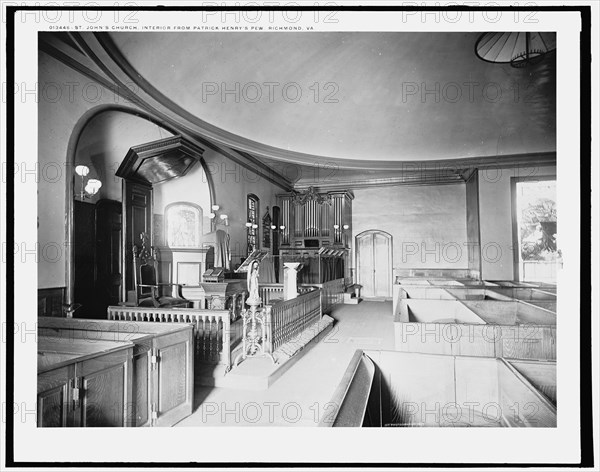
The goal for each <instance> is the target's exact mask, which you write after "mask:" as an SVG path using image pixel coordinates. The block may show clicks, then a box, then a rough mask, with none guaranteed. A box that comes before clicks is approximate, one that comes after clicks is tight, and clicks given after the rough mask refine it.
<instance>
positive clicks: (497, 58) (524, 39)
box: [475, 31, 556, 68]
mask: <svg viewBox="0 0 600 472" xmlns="http://www.w3.org/2000/svg"><path fill="white" fill-rule="evenodd" d="M555 49H556V33H554V32H548V33H530V32H525V31H513V32H508V33H507V32H505V33H502V32H497V33H484V34H482V35H481V36H480V37H479V39H478V40H477V43H475V53H476V54H477V56H478V57H479V58H480V59H483V60H484V61H487V62H495V63H499V64H510V65H511V66H512V67H517V68H520V67H527V66H529V65H532V64H536V63H538V62H540V61H541V60H542V59H543V58H544V56H545V55H546V54H547V53H548V52H550V51H554V50H555Z"/></svg>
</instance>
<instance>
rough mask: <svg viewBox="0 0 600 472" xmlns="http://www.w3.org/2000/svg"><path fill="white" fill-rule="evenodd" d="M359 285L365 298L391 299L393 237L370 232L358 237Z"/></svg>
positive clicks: (384, 233)
mask: <svg viewBox="0 0 600 472" xmlns="http://www.w3.org/2000/svg"><path fill="white" fill-rule="evenodd" d="M356 251H357V252H356V266H357V274H358V283H359V284H361V285H362V286H363V288H362V296H363V297H365V298H389V297H391V296H392V295H391V291H392V236H391V235H390V234H388V233H386V232H384V231H378V230H369V231H365V232H363V233H361V234H359V235H358V236H357V237H356Z"/></svg>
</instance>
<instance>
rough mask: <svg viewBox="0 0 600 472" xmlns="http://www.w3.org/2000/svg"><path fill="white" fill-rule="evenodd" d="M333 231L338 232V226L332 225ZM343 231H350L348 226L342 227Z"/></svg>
mask: <svg viewBox="0 0 600 472" xmlns="http://www.w3.org/2000/svg"><path fill="white" fill-rule="evenodd" d="M333 229H335V230H338V229H340V225H333ZM342 229H343V231H347V230H348V229H350V225H344V226H342Z"/></svg>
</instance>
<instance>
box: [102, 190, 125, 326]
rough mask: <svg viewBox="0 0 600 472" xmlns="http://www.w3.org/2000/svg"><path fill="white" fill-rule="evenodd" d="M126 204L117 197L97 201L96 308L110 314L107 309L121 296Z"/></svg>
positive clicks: (117, 301)
mask: <svg viewBox="0 0 600 472" xmlns="http://www.w3.org/2000/svg"><path fill="white" fill-rule="evenodd" d="M122 208H123V205H122V204H121V202H117V201H115V200H106V199H103V200H100V201H98V203H97V204H96V299H97V303H96V310H97V312H98V314H99V315H100V316H101V317H102V318H105V317H106V308H107V307H108V306H109V305H117V304H118V303H119V301H120V297H121V284H122V275H121V273H122V270H121V263H122V257H121V248H122V242H121V238H122V234H121V227H122V223H121V214H122Z"/></svg>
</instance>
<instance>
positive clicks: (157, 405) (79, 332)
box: [38, 317, 194, 426]
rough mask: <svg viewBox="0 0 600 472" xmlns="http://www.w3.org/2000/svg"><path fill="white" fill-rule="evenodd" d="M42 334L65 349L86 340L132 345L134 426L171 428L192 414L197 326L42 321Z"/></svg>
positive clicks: (131, 418)
mask: <svg viewBox="0 0 600 472" xmlns="http://www.w3.org/2000/svg"><path fill="white" fill-rule="evenodd" d="M38 334H39V335H40V336H53V337H55V338H58V339H61V340H62V344H63V345H64V346H70V345H71V344H72V343H74V342H84V343H85V344H87V345H89V346H94V344H96V343H98V342H129V343H132V344H133V362H132V375H133V384H132V398H131V400H130V404H129V409H128V422H129V423H130V425H131V426H171V425H173V424H175V423H177V422H178V421H180V420H181V419H183V418H185V417H187V416H189V415H190V414H191V413H192V408H193V399H194V356H193V351H194V344H193V332H192V326H191V325H187V324H180V323H160V324H154V323H144V322H139V321H109V320H84V319H77V318H50V317H39V318H38Z"/></svg>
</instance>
